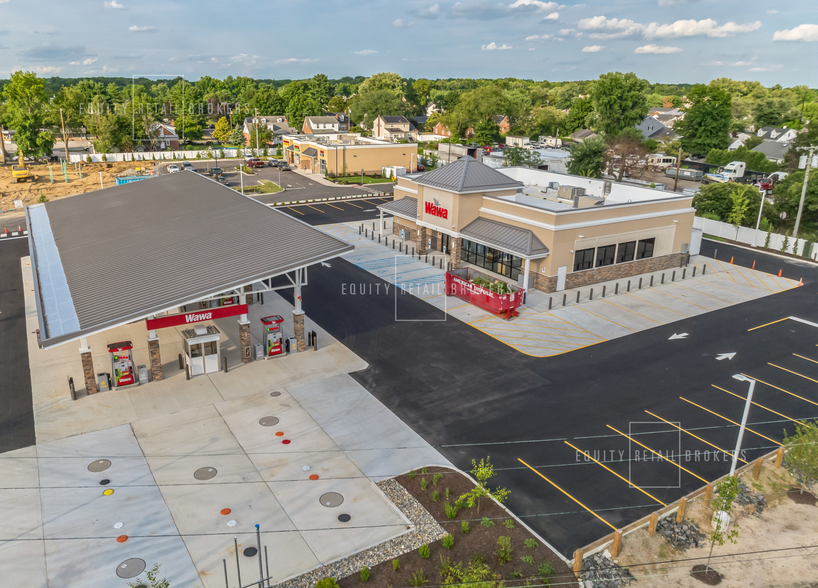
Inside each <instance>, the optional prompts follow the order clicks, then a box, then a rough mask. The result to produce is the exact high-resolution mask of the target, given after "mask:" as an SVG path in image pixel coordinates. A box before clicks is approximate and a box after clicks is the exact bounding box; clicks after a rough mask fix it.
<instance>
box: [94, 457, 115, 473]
mask: <svg viewBox="0 0 818 588" xmlns="http://www.w3.org/2000/svg"><path fill="white" fill-rule="evenodd" d="M109 467H111V462H110V461H109V460H107V459H98V460H97V461H92V462H91V463H89V464H88V471H89V472H104V471H105V470H107V469H108V468H109Z"/></svg>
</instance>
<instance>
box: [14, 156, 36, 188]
mask: <svg viewBox="0 0 818 588" xmlns="http://www.w3.org/2000/svg"><path fill="white" fill-rule="evenodd" d="M11 177H12V178H13V179H14V180H15V181H16V182H17V183H18V184H19V183H20V182H25V181H26V180H29V181H32V182H33V181H34V180H36V179H37V176H35V175H34V174H32V173H31V170H30V169H29V168H28V167H27V166H26V164H25V163H23V154H22V153H21V154H20V165H12V166H11Z"/></svg>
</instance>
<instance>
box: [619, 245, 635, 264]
mask: <svg viewBox="0 0 818 588" xmlns="http://www.w3.org/2000/svg"><path fill="white" fill-rule="evenodd" d="M635 252H636V241H628V242H627V243H620V244H619V251H618V252H617V254H616V263H624V262H626V261H633V254H634V253H635Z"/></svg>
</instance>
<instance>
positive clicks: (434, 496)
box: [432, 490, 440, 502]
mask: <svg viewBox="0 0 818 588" xmlns="http://www.w3.org/2000/svg"><path fill="white" fill-rule="evenodd" d="M438 500H440V492H438V491H437V490H435V491H434V492H432V502H437V501H438Z"/></svg>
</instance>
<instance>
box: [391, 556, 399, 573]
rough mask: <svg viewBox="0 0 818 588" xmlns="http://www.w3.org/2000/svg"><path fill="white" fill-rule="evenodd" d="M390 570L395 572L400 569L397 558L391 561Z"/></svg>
mask: <svg viewBox="0 0 818 588" xmlns="http://www.w3.org/2000/svg"><path fill="white" fill-rule="evenodd" d="M392 569H393V570H395V571H396V572H397V571H398V570H399V569H400V560H399V559H398V558H397V557H396V558H395V559H393V560H392Z"/></svg>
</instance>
